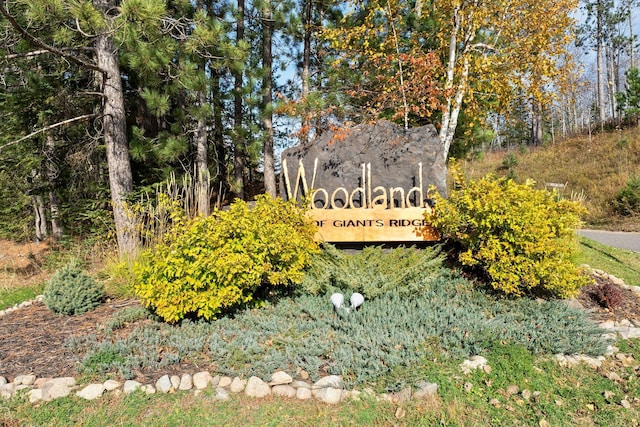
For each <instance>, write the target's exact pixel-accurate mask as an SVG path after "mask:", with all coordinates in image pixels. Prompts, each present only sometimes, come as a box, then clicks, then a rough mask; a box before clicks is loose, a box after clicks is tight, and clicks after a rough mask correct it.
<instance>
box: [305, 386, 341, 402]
mask: <svg viewBox="0 0 640 427" xmlns="http://www.w3.org/2000/svg"><path fill="white" fill-rule="evenodd" d="M312 393H313V392H312ZM313 395H314V396H315V398H316V399H318V400H319V401H320V402H323V403H328V404H330V405H334V404H336V403H340V400H342V389H341V388H334V387H324V388H321V389H318V390H317V391H316V392H315V393H313Z"/></svg>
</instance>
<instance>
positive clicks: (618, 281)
mask: <svg viewBox="0 0 640 427" xmlns="http://www.w3.org/2000/svg"><path fill="white" fill-rule="evenodd" d="M609 281H610V282H611V283H613V284H614V285H618V286H623V285H624V280H622V279H620V278H619V277H616V276H614V275H612V274H609Z"/></svg>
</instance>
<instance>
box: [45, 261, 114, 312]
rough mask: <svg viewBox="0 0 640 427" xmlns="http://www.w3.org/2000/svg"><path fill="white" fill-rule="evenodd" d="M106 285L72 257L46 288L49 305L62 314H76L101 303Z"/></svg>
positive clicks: (46, 301)
mask: <svg viewBox="0 0 640 427" xmlns="http://www.w3.org/2000/svg"><path fill="white" fill-rule="evenodd" d="M104 297H105V293H104V287H103V286H102V284H100V283H98V282H97V281H96V280H95V279H93V278H92V277H91V276H89V275H88V274H87V273H85V272H84V271H83V270H82V266H81V264H80V261H78V260H77V259H72V260H71V261H69V263H67V264H66V265H65V266H63V267H62V268H61V269H59V270H58V271H56V272H55V274H54V275H53V277H51V280H49V282H48V283H47V285H46V286H45V289H44V301H45V304H46V305H47V307H49V309H51V310H52V311H54V312H56V313H60V314H66V315H74V314H81V313H84V312H87V311H89V310H91V309H94V308H96V307H97V306H99V305H100V303H101V302H102V300H103V299H104Z"/></svg>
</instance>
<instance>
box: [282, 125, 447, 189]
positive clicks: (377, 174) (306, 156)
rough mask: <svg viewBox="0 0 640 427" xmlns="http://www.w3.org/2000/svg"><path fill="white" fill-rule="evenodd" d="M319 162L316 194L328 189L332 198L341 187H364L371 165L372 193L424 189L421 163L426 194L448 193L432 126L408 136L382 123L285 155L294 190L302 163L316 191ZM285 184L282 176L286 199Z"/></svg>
mask: <svg viewBox="0 0 640 427" xmlns="http://www.w3.org/2000/svg"><path fill="white" fill-rule="evenodd" d="M316 159H318V160H317V165H316V167H315V182H314V183H313V188H315V189H317V188H324V189H326V190H327V191H328V192H329V194H331V192H332V191H333V190H335V189H336V188H338V187H346V188H356V187H358V186H361V185H362V174H363V168H362V165H363V164H365V165H368V164H370V165H371V182H370V183H369V184H370V185H371V186H372V187H373V188H375V187H376V186H383V187H385V188H389V187H401V188H404V189H410V188H412V187H416V186H418V185H419V183H420V176H419V170H420V167H419V164H420V163H422V168H421V169H422V182H423V185H424V188H425V190H426V189H427V188H429V186H431V185H434V186H435V187H436V188H437V190H438V191H439V192H440V194H443V195H444V194H445V193H446V165H445V159H444V154H443V147H442V144H441V142H440V139H439V138H438V134H437V132H436V129H435V127H434V126H433V125H427V126H423V127H419V128H411V129H408V130H405V129H404V128H402V127H400V126H398V125H396V124H394V123H391V122H387V121H380V122H378V123H376V124H363V125H358V126H355V127H353V128H348V129H341V130H339V131H336V132H331V133H326V134H324V135H322V136H320V137H319V138H317V139H315V140H314V141H312V142H310V143H308V144H304V145H300V146H297V147H293V148H290V149H288V150H285V151H284V152H283V154H282V160H283V169H284V165H285V164H286V165H287V168H288V175H289V181H290V182H291V183H292V185H293V183H294V182H295V180H296V174H297V171H298V165H299V161H300V160H301V161H302V163H303V165H304V169H305V174H306V180H307V183H308V185H309V187H310V188H311V183H312V180H313V178H314V164H315V163H316ZM283 172H284V171H283ZM283 175H284V173H283ZM284 181H285V179H284V176H282V177H281V180H280V182H281V186H280V191H281V194H282V196H283V197H285V198H286V197H287V192H286V189H285V187H284Z"/></svg>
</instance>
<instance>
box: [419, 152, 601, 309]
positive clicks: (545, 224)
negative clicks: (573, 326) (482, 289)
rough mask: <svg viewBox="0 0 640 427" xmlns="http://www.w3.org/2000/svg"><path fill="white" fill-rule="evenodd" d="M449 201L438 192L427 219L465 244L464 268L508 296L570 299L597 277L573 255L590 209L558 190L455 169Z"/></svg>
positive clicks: (462, 252) (462, 246)
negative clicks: (474, 177) (578, 232)
mask: <svg viewBox="0 0 640 427" xmlns="http://www.w3.org/2000/svg"><path fill="white" fill-rule="evenodd" d="M452 175H453V179H454V189H453V190H452V191H451V194H450V195H449V197H448V199H444V198H443V197H441V196H439V195H437V194H436V195H435V198H436V206H435V209H434V211H433V213H432V214H430V215H428V216H427V219H428V220H429V221H430V222H431V224H432V225H434V226H435V227H436V228H437V229H438V230H439V231H440V232H441V233H442V235H443V236H444V237H445V239H447V240H449V241H451V242H452V243H455V244H456V246H457V247H458V248H459V253H458V259H459V261H460V262H461V263H462V265H463V266H467V267H473V268H476V269H479V270H480V272H481V273H482V274H483V275H485V276H486V277H487V278H488V279H489V282H490V284H491V286H492V287H493V288H494V289H496V290H499V291H501V292H504V293H505V294H507V295H515V296H521V295H524V294H527V293H528V294H537V295H547V296H548V295H551V296H557V297H562V298H565V297H570V296H574V295H576V294H577V293H578V291H579V290H580V288H581V287H582V286H583V285H586V284H587V283H590V281H591V279H590V278H589V277H588V276H587V275H586V274H584V273H583V272H582V271H581V270H580V269H579V268H578V267H576V266H575V265H574V264H573V263H572V261H571V258H572V256H573V254H574V252H575V249H576V234H575V230H576V228H577V227H578V226H579V225H580V216H581V215H583V214H584V213H586V210H585V209H584V207H583V206H582V205H581V204H579V203H577V202H572V201H568V200H556V198H555V197H554V195H553V193H551V192H548V191H543V190H536V189H534V188H533V184H534V183H533V182H527V183H525V184H517V183H515V182H514V181H513V180H511V179H507V178H497V177H495V176H493V175H488V176H486V177H484V178H481V179H479V180H476V181H470V180H467V179H466V178H465V177H464V175H463V174H462V172H461V171H460V167H459V166H458V165H456V164H454V165H453V167H452Z"/></svg>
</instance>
